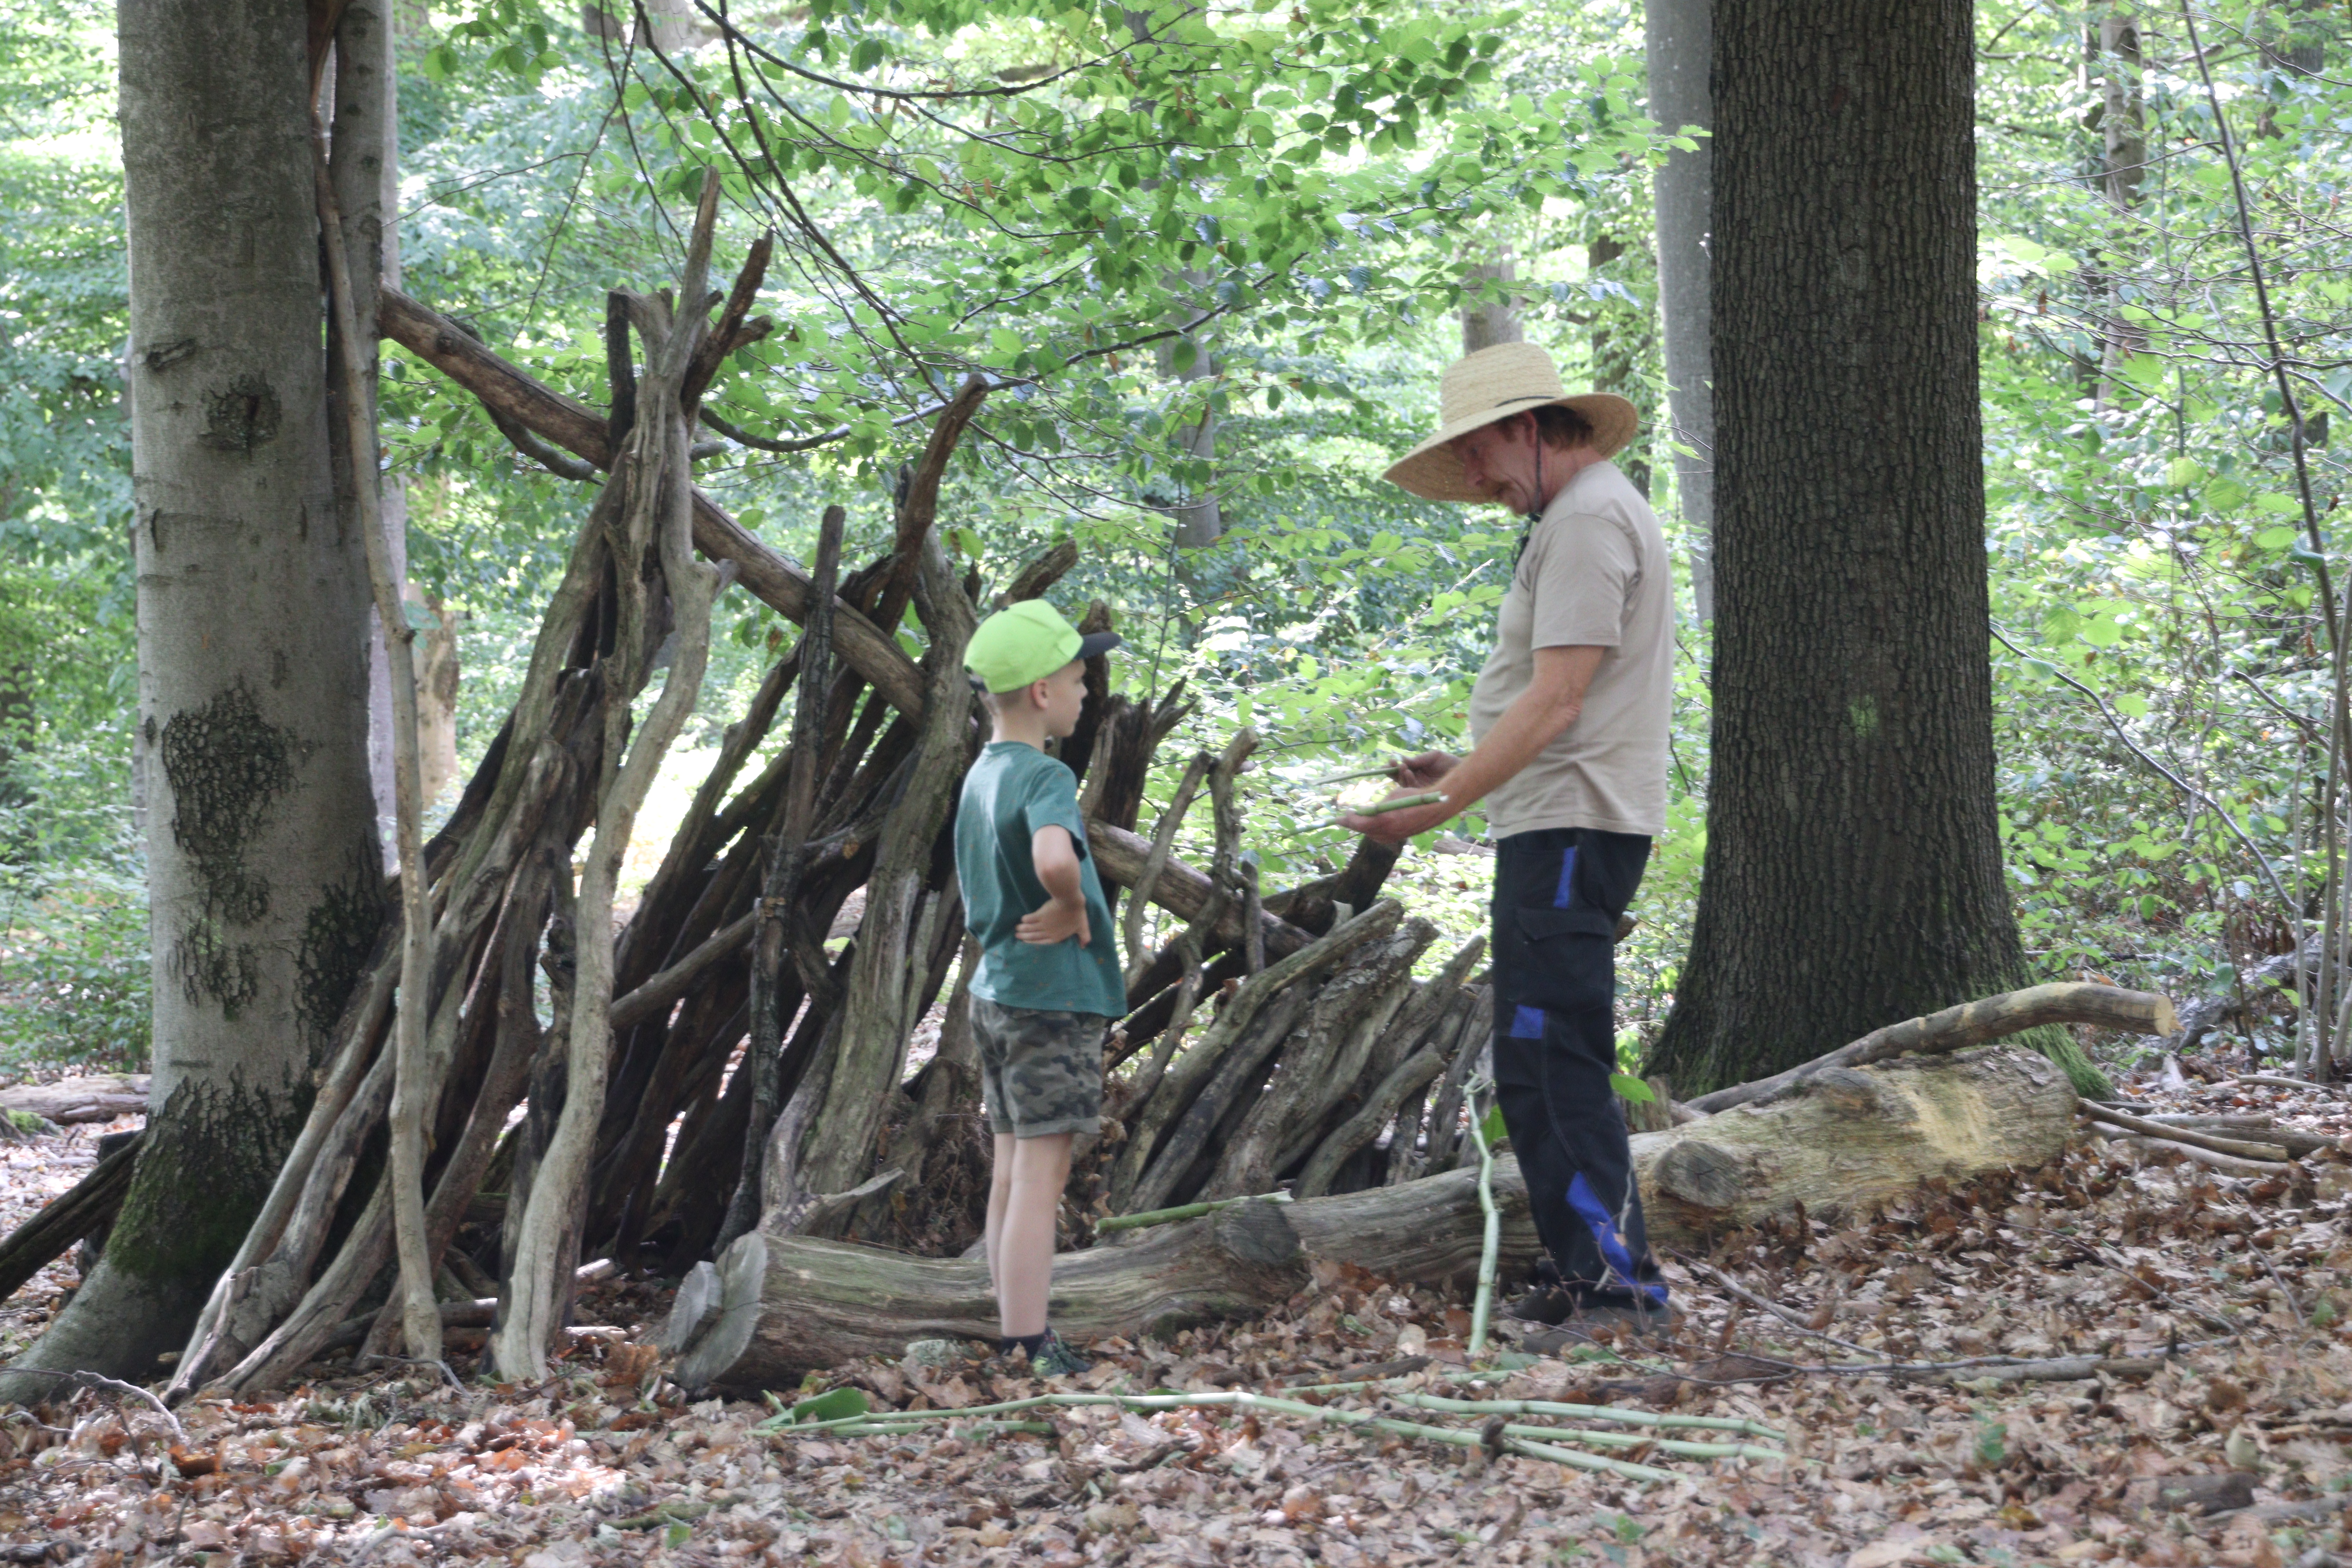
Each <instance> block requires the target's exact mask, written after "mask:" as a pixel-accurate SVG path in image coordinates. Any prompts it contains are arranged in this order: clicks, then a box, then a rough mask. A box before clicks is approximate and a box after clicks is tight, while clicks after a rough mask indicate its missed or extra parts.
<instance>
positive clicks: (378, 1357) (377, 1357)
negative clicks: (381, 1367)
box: [360, 1352, 466, 1394]
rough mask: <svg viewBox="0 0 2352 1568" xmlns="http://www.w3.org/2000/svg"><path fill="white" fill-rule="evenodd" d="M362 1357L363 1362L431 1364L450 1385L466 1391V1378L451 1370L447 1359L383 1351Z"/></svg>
mask: <svg viewBox="0 0 2352 1568" xmlns="http://www.w3.org/2000/svg"><path fill="white" fill-rule="evenodd" d="M360 1359H361V1360H362V1362H379V1361H388V1362H397V1363H400V1364H401V1365H403V1366H429V1367H431V1368H432V1369H433V1370H434V1371H436V1372H437V1373H440V1374H441V1375H442V1376H443V1377H444V1378H446V1379H447V1380H448V1384H449V1386H450V1387H452V1388H454V1389H456V1390H457V1392H458V1393H460V1394H463V1393H465V1392H466V1384H465V1382H464V1380H463V1379H461V1378H459V1377H458V1375H457V1373H454V1372H452V1371H450V1370H449V1363H447V1362H446V1361H426V1360H425V1359H424V1358H423V1357H421V1356H413V1355H391V1354H388V1353H386V1352H377V1353H376V1354H374V1355H372V1356H362V1357H361V1358H360Z"/></svg>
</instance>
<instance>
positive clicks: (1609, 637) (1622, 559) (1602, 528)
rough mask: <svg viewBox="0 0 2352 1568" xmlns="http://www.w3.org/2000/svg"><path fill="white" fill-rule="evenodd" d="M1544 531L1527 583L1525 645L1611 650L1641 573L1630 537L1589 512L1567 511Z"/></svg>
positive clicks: (1621, 631)
mask: <svg viewBox="0 0 2352 1568" xmlns="http://www.w3.org/2000/svg"><path fill="white" fill-rule="evenodd" d="M1549 531H1550V533H1551V537H1550V538H1549V539H1548V540H1545V541H1544V542H1543V548H1542V552H1541V554H1540V557H1539V559H1538V560H1537V561H1536V562H1535V563H1533V565H1534V571H1533V573H1532V574H1531V577H1530V581H1529V584H1528V586H1529V588H1530V590H1531V597H1532V598H1533V600H1534V606H1533V613H1532V615H1531V616H1530V619H1529V626H1528V647H1617V646H1618V645H1619V644H1620V643H1622V642H1623V641H1624V640H1625V612H1626V606H1627V605H1629V604H1630V603H1631V602H1632V600H1633V585H1634V584H1635V583H1636V582H1637V581H1638V580H1639V579H1640V577H1641V574H1642V558H1641V555H1640V553H1639V552H1638V549H1637V547H1636V545H1635V543H1634V541H1633V537H1632V535H1631V534H1629V533H1628V532H1627V531H1626V530H1624V529H1622V528H1621V527H1619V526H1618V525H1617V524H1615V523H1613V522H1612V521H1609V520H1608V519H1607V518H1605V517H1596V516H1594V515H1593V514H1592V513H1591V512H1571V513H1570V514H1569V515H1568V516H1566V517H1563V518H1561V519H1560V520H1559V521H1558V522H1556V523H1554V524H1552V525H1551V526H1550V530H1549Z"/></svg>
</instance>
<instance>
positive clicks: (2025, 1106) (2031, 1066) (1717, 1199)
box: [1633, 1046, 2075, 1247]
mask: <svg viewBox="0 0 2352 1568" xmlns="http://www.w3.org/2000/svg"><path fill="white" fill-rule="evenodd" d="M2074 1104H2075V1101H2074V1089H2073V1088H2072V1087H2070V1086H2069V1085H2068V1083H2067V1082H2066V1075H2065V1074H2064V1073H2063V1072H2062V1071H2060V1070H2059V1069H2058V1068H2056V1067H2055V1066H2053V1064H2052V1063H2051V1062H2050V1060H2049V1059H2048V1058H2045V1057H2043V1056H2042V1055H2041V1053H2039V1052H2037V1051H2031V1050H2027V1049H2025V1048H2023V1047H2012V1046H1991V1047H1982V1048H1979V1049H1977V1050H1972V1051H1960V1052H1956V1053H1954V1054H1953V1055H1951V1056H1943V1057H1904V1058H1896V1059H1895V1060H1893V1061H1887V1062H1881V1063H1879V1064H1878V1065H1876V1066H1874V1067H1869V1068H1828V1069H1825V1070H1823V1071H1822V1072H1820V1073H1817V1074H1815V1075H1814V1076H1813V1077H1811V1078H1810V1079H1806V1080H1805V1081H1804V1083H1803V1084H1802V1085H1801V1087H1800V1088H1798V1089H1795V1090H1793V1091H1791V1092H1790V1093H1789V1094H1788V1095H1787V1097H1786V1098H1783V1099H1773V1100H1757V1101H1754V1102H1751V1103H1749V1104H1747V1105H1742V1106H1738V1107H1736V1108H1735V1109H1733V1110H1726V1111H1721V1112H1718V1113H1717V1114H1716V1115H1714V1116H1710V1117H1707V1118H1706V1119H1705V1120H1703V1121H1694V1122H1690V1123H1687V1124H1685V1125H1684V1126H1681V1127H1676V1128H1674V1129H1673V1130H1671V1131H1664V1132H1637V1133H1635V1134H1634V1135H1633V1165H1634V1169H1635V1171H1636V1172H1637V1173H1638V1174H1639V1176H1640V1178H1641V1183H1642V1205H1643V1218H1644V1219H1645V1220H1646V1221H1647V1222H1648V1226H1649V1231H1650V1237H1651V1239H1652V1241H1653V1242H1654V1243H1655V1244H1657V1245H1659V1246H1662V1247H1684V1246H1693V1245H1696V1244H1698V1243H1700V1242H1702V1241H1704V1240H1705V1239H1706V1237H1708V1236H1709V1235H1711V1234H1715V1233H1719V1232H1721V1231H1724V1230H1727V1229H1731V1228H1733V1227H1735V1226H1742V1225H1752V1224H1754V1223H1755V1222H1757V1221H1758V1220H1760V1219H1763V1218H1765V1217H1766V1216H1768V1215H1782V1214H1789V1213H1792V1212H1793V1211H1794V1209H1795V1205H1798V1204H1799V1203H1802V1204H1803V1205H1805V1213H1806V1214H1807V1215H1811V1216H1812V1217H1814V1218H1816V1219H1833V1218H1836V1217H1838V1216H1840V1215H1847V1214H1853V1213H1857V1212H1860V1211H1862V1210H1864V1209H1867V1208H1869V1207H1871V1206H1872V1205H1876V1204H1881V1203H1885V1202H1886V1201H1888V1200H1889V1199H1892V1198H1895V1197H1898V1196H1900V1195H1902V1194H1904V1193H1906V1192H1907V1191H1909V1190H1910V1189H1911V1188H1912V1187H1914V1186H1915V1185H1916V1184H1918V1183H1920V1182H1923V1181H1927V1180H1928V1179H1930V1178H1933V1177H1938V1176H1941V1177H1945V1178H1947V1179H1949V1180H1953V1181H1959V1180H1965V1179H1966V1178H1968V1177H1970V1176H1975V1175H1979V1174H1981V1173H1985V1172H1987V1171H1995V1170H2000V1169H2004V1168H2006V1167H2009V1166H2033V1165H2041V1164H2043V1163H2047V1162H2048V1161H2050V1160H2051V1159H2053V1157H2055V1156H2056V1154H2057V1152H2058V1151H2059V1150H2060V1149H2061V1148H2062V1147H2063V1146H2064V1144H2065V1142H2066V1138H2067V1135H2068V1133H2069V1132H2070V1131H2072V1130H2073V1127H2074Z"/></svg>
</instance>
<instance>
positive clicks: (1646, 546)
mask: <svg viewBox="0 0 2352 1568" xmlns="http://www.w3.org/2000/svg"><path fill="white" fill-rule="evenodd" d="M1539 647H1605V648H1607V649H1608V650H1609V652H1608V653H1607V654H1606V655H1604V656H1603V657H1602V658H1601V668H1599V669H1598V670H1596V671H1595V672H1594V673H1593V677H1592V684H1591V687H1590V688H1589V689H1587V690H1586V692H1585V694H1584V708H1583V710H1582V711H1581V712H1580V714H1579V715H1578V717H1577V720H1576V722H1574V723H1572V724H1570V726H1569V727H1568V728H1567V729H1566V730H1563V731H1560V733H1559V736H1558V738H1556V739H1555V740H1554V741H1553V742H1552V743H1551V744H1550V745H1549V746H1546V747H1545V748H1544V749H1543V750H1542V751H1540V752H1537V753H1536V756H1535V760H1534V761H1533V762H1530V763H1528V765H1527V766H1526V767H1524V768H1522V769H1520V770H1519V772H1518V773H1517V774H1516V775H1514V776H1513V777H1511V778H1510V779H1508V780H1507V781H1505V782H1504V784H1503V785H1502V786H1501V787H1500V788H1498V789H1496V791H1495V792H1494V793H1493V794H1492V795H1488V796H1487V797H1486V822H1487V826H1488V829H1489V831H1491V832H1492V833H1493V835H1494V836H1495V837H1496V838H1504V837H1508V836H1510V835H1511V834H1514V833H1531V832H1535V831H1537V830H1538V829H1540V828H1547V827H1597V828H1600V829H1601V830H1602V831H1604V832H1608V833H1641V834H1647V835H1648V836H1650V837H1657V836H1658V835H1659V834H1660V833H1662V832H1664V830H1665V826H1666V729H1667V724H1668V722H1669V721H1670V720H1671V718H1672V716H1673V705H1674V659H1675V585H1674V574H1673V568H1672V566H1671V564H1670V563H1669V562H1668V559H1667V555H1666V541H1665V536H1664V534H1662V533H1661V532H1659V531H1658V519H1657V515H1656V514H1655V513H1654V512H1653V511H1651V510H1650V504H1649V502H1647V501H1645V500H1643V499H1642V493H1641V491H1639V490H1637V489H1634V488H1633V484H1632V482H1631V481H1630V480H1628V479H1626V478H1625V476H1624V475H1623V474H1622V473H1621V472H1619V471H1618V468H1617V465H1616V464H1614V463H1610V462H1599V463H1594V464H1592V465H1591V466H1590V467H1588V468H1585V469H1584V470H1583V471H1582V472H1580V473H1579V474H1578V475H1577V476H1576V478H1574V479H1570V481H1569V482H1568V483H1567V484H1566V485H1565V486H1563V487H1562V488H1561V489H1560V491H1559V494H1558V495H1556V496H1554V497H1552V500H1551V504H1550V505H1549V506H1548V507H1546V508H1545V509H1544V514H1543V520H1542V521H1539V522H1538V523H1537V524H1536V525H1535V528H1534V530H1533V531H1531V532H1530V533H1529V535H1528V547H1527V552H1526V553H1525V554H1523V555H1521V556H1520V557H1519V566H1518V570H1517V572H1516V573H1514V574H1512V577H1511V586H1510V591H1509V592H1508V593H1507V594H1505V595H1503V608H1502V612H1501V614H1500V615H1499V616H1497V617H1496V626H1495V651H1494V654H1493V655H1492V656H1491V657H1490V658H1488V659H1487V660H1486V668H1485V669H1483V670H1481V671H1479V672H1478V683H1477V685H1476V686H1475V687H1474V688H1473V689H1471V692H1470V736H1471V739H1472V740H1473V741H1474V742H1475V741H1482V740H1484V739H1486V731H1489V730H1491V729H1493V728H1494V727H1495V721H1496V720H1498V719H1500V718H1501V717H1502V716H1503V710H1505V709H1506V708H1508V707H1509V706H1510V705H1511V703H1512V702H1513V700H1516V699H1517V697H1518V695H1519V693H1520V692H1522V691H1525V690H1526V689H1528V681H1529V680H1531V679H1534V678H1535V650H1536V649H1537V648H1539Z"/></svg>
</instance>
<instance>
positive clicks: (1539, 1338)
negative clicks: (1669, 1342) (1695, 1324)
mask: <svg viewBox="0 0 2352 1568" xmlns="http://www.w3.org/2000/svg"><path fill="white" fill-rule="evenodd" d="M1682 1321H1683V1315H1682V1314H1681V1313H1680V1312H1678V1311H1676V1310H1675V1309H1674V1308H1673V1307H1671V1306H1668V1305H1666V1304H1664V1302H1656V1301H1614V1300H1610V1301H1586V1302H1584V1303H1582V1304H1581V1305H1579V1306H1577V1307H1576V1308H1575V1309H1574V1310H1571V1311H1570V1312H1569V1313H1568V1314H1567V1315H1565V1316H1564V1317H1562V1318H1561V1319H1559V1321H1558V1322H1557V1324H1556V1326H1554V1327H1551V1328H1546V1329H1538V1330H1537V1331H1535V1332H1533V1333H1530V1334H1528V1335H1525V1336H1524V1337H1522V1338H1521V1339H1520V1341H1519V1348H1520V1349H1521V1350H1523V1351H1525V1352H1528V1354H1530V1355H1558V1354H1559V1352H1561V1351H1563V1350H1566V1349H1569V1348H1570V1347H1571V1346H1574V1345H1580V1344H1591V1343H1593V1342H1595V1340H1596V1339H1597V1337H1598V1336H1597V1334H1596V1332H1595V1331H1597V1330H1601V1329H1608V1330H1610V1331H1611V1333H1610V1338H1611V1339H1612V1340H1613V1341H1614V1342H1616V1343H1618V1344H1621V1345H1631V1344H1654V1343H1658V1342H1663V1341H1664V1340H1666V1339H1669V1338H1671V1337H1672V1336H1673V1334H1674V1331H1675V1329H1677V1328H1679V1327H1680V1326H1681V1325H1682Z"/></svg>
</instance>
